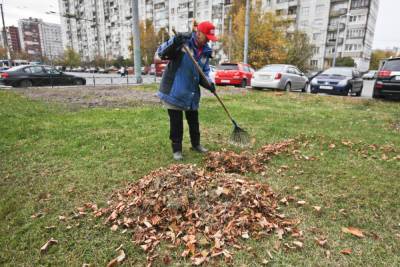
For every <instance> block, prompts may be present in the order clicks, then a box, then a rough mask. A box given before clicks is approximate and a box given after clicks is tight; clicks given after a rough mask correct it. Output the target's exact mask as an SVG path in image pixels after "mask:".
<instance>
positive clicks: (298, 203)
mask: <svg viewBox="0 0 400 267" xmlns="http://www.w3.org/2000/svg"><path fill="white" fill-rule="evenodd" d="M304 204H306V202H305V201H304V200H299V201H297V205H300V206H303V205H304Z"/></svg>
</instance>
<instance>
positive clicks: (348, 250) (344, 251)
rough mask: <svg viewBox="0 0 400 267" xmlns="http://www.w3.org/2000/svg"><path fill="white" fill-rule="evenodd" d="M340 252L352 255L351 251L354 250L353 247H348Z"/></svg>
mask: <svg viewBox="0 0 400 267" xmlns="http://www.w3.org/2000/svg"><path fill="white" fill-rule="evenodd" d="M340 253H342V254H343V255H350V254H351V253H353V250H352V249H351V248H346V249H343V250H341V251H340Z"/></svg>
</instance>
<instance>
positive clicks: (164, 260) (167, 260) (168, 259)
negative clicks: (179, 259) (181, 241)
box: [163, 255, 172, 265]
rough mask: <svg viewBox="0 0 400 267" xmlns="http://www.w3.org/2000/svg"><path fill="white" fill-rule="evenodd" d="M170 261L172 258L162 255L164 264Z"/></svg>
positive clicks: (168, 263)
mask: <svg viewBox="0 0 400 267" xmlns="http://www.w3.org/2000/svg"><path fill="white" fill-rule="evenodd" d="M171 262H172V259H171V257H170V256H168V255H165V256H164V257H163V263H164V265H170V264H171Z"/></svg>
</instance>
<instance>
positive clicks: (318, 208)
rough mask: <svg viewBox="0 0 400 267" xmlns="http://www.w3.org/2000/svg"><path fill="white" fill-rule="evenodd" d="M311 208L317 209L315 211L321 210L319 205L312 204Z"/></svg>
mask: <svg viewBox="0 0 400 267" xmlns="http://www.w3.org/2000/svg"><path fill="white" fill-rule="evenodd" d="M313 208H314V210H315V211H317V212H320V211H321V207H320V206H313Z"/></svg>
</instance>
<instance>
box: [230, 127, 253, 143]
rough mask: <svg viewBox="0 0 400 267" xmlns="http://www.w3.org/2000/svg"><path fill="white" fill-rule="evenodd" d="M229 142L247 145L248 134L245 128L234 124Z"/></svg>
mask: <svg viewBox="0 0 400 267" xmlns="http://www.w3.org/2000/svg"><path fill="white" fill-rule="evenodd" d="M231 142H232V143H233V144H235V145H239V146H247V145H249V144H250V136H249V134H248V133H247V132H246V131H245V130H243V129H242V128H240V127H239V126H237V125H235V128H234V129H233V132H232V135H231Z"/></svg>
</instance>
